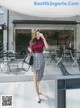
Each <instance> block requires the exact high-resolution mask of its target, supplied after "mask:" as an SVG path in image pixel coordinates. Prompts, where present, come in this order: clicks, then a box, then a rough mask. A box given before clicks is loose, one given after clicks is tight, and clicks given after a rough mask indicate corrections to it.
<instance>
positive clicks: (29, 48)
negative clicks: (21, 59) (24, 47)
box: [28, 41, 32, 53]
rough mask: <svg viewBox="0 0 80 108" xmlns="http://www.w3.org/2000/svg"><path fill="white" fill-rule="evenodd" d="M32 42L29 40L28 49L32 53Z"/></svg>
mask: <svg viewBox="0 0 80 108" xmlns="http://www.w3.org/2000/svg"><path fill="white" fill-rule="evenodd" d="M31 47H32V44H31V41H30V42H29V47H28V51H29V52H30V53H32V48H31Z"/></svg>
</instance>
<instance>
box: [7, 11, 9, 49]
mask: <svg viewBox="0 0 80 108" xmlns="http://www.w3.org/2000/svg"><path fill="white" fill-rule="evenodd" d="M8 50H9V10H7V51H8Z"/></svg>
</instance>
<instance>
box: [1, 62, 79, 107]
mask: <svg viewBox="0 0 80 108" xmlns="http://www.w3.org/2000/svg"><path fill="white" fill-rule="evenodd" d="M66 68H67V70H68V71H69V72H70V73H71V74H75V73H78V74H79V69H78V67H77V66H76V67H72V66H70V65H69V64H68V65H66ZM4 70H5V69H4ZM16 73H17V74H16ZM50 76H51V79H50ZM56 76H62V73H61V70H60V69H59V67H57V66H56V63H55V62H54V61H52V62H51V63H50V62H47V61H46V66H45V73H44V78H43V80H42V82H41V84H40V97H41V100H42V101H41V103H40V104H38V103H36V100H35V90H34V85H33V81H32V72H31V69H30V70H29V72H25V71H22V70H16V69H15V71H12V72H9V73H8V72H6V71H3V72H0V82H1V83H0V96H1V95H12V96H13V108H55V80H54V78H55V77H56ZM44 79H46V80H44ZM3 81H4V82H5V83H2V82H3ZM9 81H11V83H8V82H9ZM15 81H19V82H15ZM66 94H67V98H66V100H67V105H66V106H67V107H66V108H80V99H79V97H80V90H79V89H78V90H67V92H66ZM0 106H1V97H0ZM8 108H9V107H8Z"/></svg>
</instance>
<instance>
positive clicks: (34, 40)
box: [31, 29, 41, 43]
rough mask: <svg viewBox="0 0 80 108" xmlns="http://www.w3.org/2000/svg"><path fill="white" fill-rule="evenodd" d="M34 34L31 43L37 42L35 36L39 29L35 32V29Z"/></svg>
mask: <svg viewBox="0 0 80 108" xmlns="http://www.w3.org/2000/svg"><path fill="white" fill-rule="evenodd" d="M34 32H35V33H34V35H33V36H32V39H31V41H32V42H33V43H35V42H36V40H37V39H36V35H37V32H40V30H39V29H37V30H36V29H35V30H34ZM40 40H41V37H40Z"/></svg>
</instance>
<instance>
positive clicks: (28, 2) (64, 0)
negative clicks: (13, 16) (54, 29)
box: [0, 0, 80, 17]
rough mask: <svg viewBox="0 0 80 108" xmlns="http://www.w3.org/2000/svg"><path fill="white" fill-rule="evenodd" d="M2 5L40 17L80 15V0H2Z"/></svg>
mask: <svg viewBox="0 0 80 108" xmlns="http://www.w3.org/2000/svg"><path fill="white" fill-rule="evenodd" d="M0 5H1V6H3V7H5V8H7V9H10V10H12V11H15V12H19V13H22V14H27V15H32V16H39V17H69V16H76V15H80V0H0Z"/></svg>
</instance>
